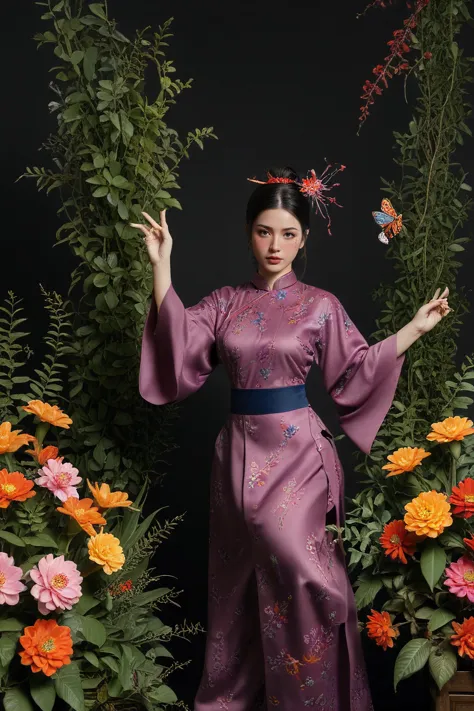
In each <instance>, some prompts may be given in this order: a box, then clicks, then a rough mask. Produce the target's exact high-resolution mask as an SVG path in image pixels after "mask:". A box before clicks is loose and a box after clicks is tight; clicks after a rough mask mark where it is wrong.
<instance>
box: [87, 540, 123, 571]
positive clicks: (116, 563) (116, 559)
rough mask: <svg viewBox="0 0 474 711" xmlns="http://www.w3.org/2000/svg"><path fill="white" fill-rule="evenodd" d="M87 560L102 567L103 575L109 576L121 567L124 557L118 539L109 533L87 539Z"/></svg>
mask: <svg viewBox="0 0 474 711" xmlns="http://www.w3.org/2000/svg"><path fill="white" fill-rule="evenodd" d="M87 547H88V549H89V558H90V559H91V560H93V561H94V563H97V564H98V565H101V566H102V569H103V571H104V573H106V574H107V575H111V574H112V573H115V572H116V571H117V570H120V568H122V567H123V564H124V563H125V556H124V554H123V549H122V546H121V545H120V541H119V539H118V538H116V537H115V536H113V535H112V534H111V533H103V532H102V530H101V532H100V533H98V534H97V536H93V537H92V538H89V540H88V542H87Z"/></svg>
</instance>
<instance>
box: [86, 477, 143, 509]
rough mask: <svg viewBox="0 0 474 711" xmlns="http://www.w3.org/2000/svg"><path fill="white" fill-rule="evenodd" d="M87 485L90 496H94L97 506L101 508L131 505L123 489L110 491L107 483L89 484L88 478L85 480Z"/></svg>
mask: <svg viewBox="0 0 474 711" xmlns="http://www.w3.org/2000/svg"><path fill="white" fill-rule="evenodd" d="M87 486H88V487H89V489H90V492H91V494H92V496H93V497H94V500H95V503H96V504H97V506H100V508H101V509H115V508H118V507H119V506H131V504H132V502H131V501H129V498H128V494H126V493H125V492H124V491H110V486H109V485H108V484H101V485H100V486H99V484H97V483H95V484H91V483H90V481H89V479H88V480H87Z"/></svg>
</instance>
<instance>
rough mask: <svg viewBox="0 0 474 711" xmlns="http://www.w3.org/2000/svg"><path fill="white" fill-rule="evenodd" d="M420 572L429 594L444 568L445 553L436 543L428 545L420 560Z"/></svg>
mask: <svg viewBox="0 0 474 711" xmlns="http://www.w3.org/2000/svg"><path fill="white" fill-rule="evenodd" d="M420 566H421V572H422V573H423V577H424V578H425V580H426V582H427V583H428V585H429V586H430V589H431V592H433V590H434V586H435V585H436V583H437V582H438V580H439V579H440V577H441V575H442V573H443V571H444V569H445V568H446V553H445V551H444V550H443V548H440V546H438V544H437V543H434V542H433V543H428V544H427V546H426V548H425V549H424V550H423V552H422V554H421V558H420Z"/></svg>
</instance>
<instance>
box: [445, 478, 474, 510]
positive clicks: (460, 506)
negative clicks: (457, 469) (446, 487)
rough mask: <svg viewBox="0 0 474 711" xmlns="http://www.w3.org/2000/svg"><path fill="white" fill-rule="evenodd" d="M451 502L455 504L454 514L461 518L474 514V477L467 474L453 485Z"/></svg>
mask: <svg viewBox="0 0 474 711" xmlns="http://www.w3.org/2000/svg"><path fill="white" fill-rule="evenodd" d="M449 503H450V504H453V506H454V508H453V514H455V515H456V516H459V517H460V518H471V516H472V515H473V514H474V479H471V477H469V476H467V477H466V478H465V479H463V480H462V481H460V482H459V484H458V485H457V486H453V490H452V493H451V496H450V497H449Z"/></svg>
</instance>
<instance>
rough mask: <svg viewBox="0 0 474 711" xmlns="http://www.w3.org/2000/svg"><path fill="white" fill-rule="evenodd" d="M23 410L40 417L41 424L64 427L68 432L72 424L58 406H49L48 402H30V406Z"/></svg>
mask: <svg viewBox="0 0 474 711" xmlns="http://www.w3.org/2000/svg"><path fill="white" fill-rule="evenodd" d="M23 409H24V410H25V412H29V413H30V414H31V415H36V416H37V417H39V419H40V420H41V422H49V424H50V425H55V427H63V428H64V429H65V430H68V429H69V425H71V424H72V420H71V418H70V417H68V416H67V415H66V414H65V413H64V412H63V411H62V410H61V409H60V408H59V407H58V406H57V405H48V403H47V402H42V401H41V400H30V402H29V403H28V405H23Z"/></svg>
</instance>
